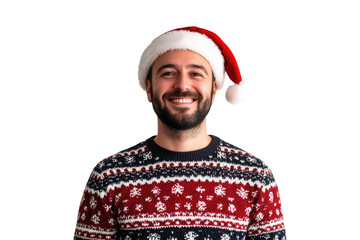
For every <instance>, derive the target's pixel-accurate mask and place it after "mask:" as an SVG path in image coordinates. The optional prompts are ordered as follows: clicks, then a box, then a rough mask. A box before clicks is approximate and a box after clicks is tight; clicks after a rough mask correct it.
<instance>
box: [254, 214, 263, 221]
mask: <svg viewBox="0 0 360 240" xmlns="http://www.w3.org/2000/svg"><path fill="white" fill-rule="evenodd" d="M263 218H264V214H262V213H258V214H257V215H256V218H255V220H256V221H258V222H260V221H261V220H263Z"/></svg>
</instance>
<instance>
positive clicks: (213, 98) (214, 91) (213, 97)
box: [211, 81, 217, 103]
mask: <svg viewBox="0 0 360 240" xmlns="http://www.w3.org/2000/svg"><path fill="white" fill-rule="evenodd" d="M216 91H217V86H216V82H215V81H213V91H212V102H211V103H214V100H215V95H216Z"/></svg>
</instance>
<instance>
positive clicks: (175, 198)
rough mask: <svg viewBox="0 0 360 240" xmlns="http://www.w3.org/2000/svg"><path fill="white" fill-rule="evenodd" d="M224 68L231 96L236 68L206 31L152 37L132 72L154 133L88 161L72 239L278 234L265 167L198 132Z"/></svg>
mask: <svg viewBox="0 0 360 240" xmlns="http://www.w3.org/2000/svg"><path fill="white" fill-rule="evenodd" d="M225 72H226V73H227V75H228V76H229V78H230V79H231V80H232V81H233V82H234V83H235V85H234V86H231V87H230V89H228V91H227V94H226V97H227V99H228V101H230V102H236V101H237V94H238V90H239V83H240V82H241V75H240V71H239V68H238V66H237V63H236V60H235V58H234V56H233V54H232V53H231V51H230V49H229V48H228V47H227V46H226V44H225V43H224V42H223V41H222V40H221V39H220V38H219V37H218V36H217V35H216V34H215V33H213V32H210V31H208V30H206V29H202V28H197V27H187V28H181V29H175V30H173V31H170V32H167V33H165V34H162V35H160V36H159V37H158V38H156V39H154V41H153V42H152V43H151V44H150V45H149V46H148V47H147V48H146V49H145V51H144V53H143V55H142V57H141V60H140V64H139V81H140V85H141V87H142V88H143V89H144V90H146V94H147V98H148V100H149V101H150V102H151V103H152V105H153V108H154V111H155V113H156V115H157V116H158V133H157V135H156V136H153V137H150V138H148V139H147V140H145V141H144V142H141V143H139V144H137V145H135V146H133V147H131V148H128V149H126V150H124V151H120V152H119V153H117V154H115V155H113V156H111V157H109V158H107V159H105V160H103V161H101V162H100V163H99V164H98V165H97V166H96V167H95V168H94V170H93V172H92V174H91V176H90V178H89V181H88V183H87V186H86V189H85V191H84V194H83V198H82V200H81V204H80V210H79V215H78V222H77V227H76V231H75V238H74V239H76V240H80V239H81V240H84V239H151V240H161V239H164V240H170V239H172V240H175V239H176V240H180V239H185V240H192V239H194V240H200V239H206V240H210V239H213V240H216V239H219V240H230V239H241V240H246V239H247V240H255V239H274V240H275V239H277V240H285V239H286V237H285V229H284V223H283V216H282V213H281V203H280V198H279V192H278V188H277V185H276V183H275V180H274V177H273V175H272V173H271V171H270V169H269V168H268V167H267V166H266V165H265V164H264V163H263V162H262V161H261V160H259V159H258V158H256V157H255V156H253V155H251V154H249V153H247V152H246V151H244V150H242V149H240V148H238V147H236V146H234V145H231V144H229V143H227V142H225V141H223V140H221V139H220V138H219V137H216V136H212V135H208V133H207V129H206V116H207V114H208V112H209V110H210V108H211V105H212V103H213V102H214V99H215V95H216V91H217V90H218V89H220V88H221V87H222V85H223V81H224V74H225Z"/></svg>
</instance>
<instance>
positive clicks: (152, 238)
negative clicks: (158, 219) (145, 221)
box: [147, 233, 161, 240]
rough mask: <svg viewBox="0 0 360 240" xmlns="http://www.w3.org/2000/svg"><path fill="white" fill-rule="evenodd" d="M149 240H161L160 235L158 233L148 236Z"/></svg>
mask: <svg viewBox="0 0 360 240" xmlns="http://www.w3.org/2000/svg"><path fill="white" fill-rule="evenodd" d="M147 239H149V240H160V239H161V238H160V235H159V234H157V233H151V234H149V236H147Z"/></svg>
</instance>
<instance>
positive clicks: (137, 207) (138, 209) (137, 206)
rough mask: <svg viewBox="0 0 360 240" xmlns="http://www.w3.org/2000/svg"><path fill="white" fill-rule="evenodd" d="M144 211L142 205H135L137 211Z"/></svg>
mask: <svg viewBox="0 0 360 240" xmlns="http://www.w3.org/2000/svg"><path fill="white" fill-rule="evenodd" d="M143 209H144V208H143V206H142V204H136V205H135V210H136V211H138V212H141V211H142V210H143Z"/></svg>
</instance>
